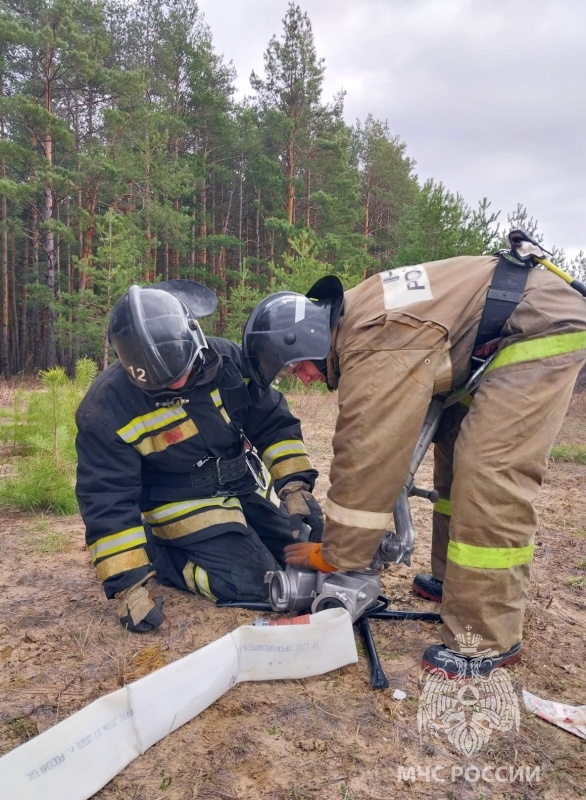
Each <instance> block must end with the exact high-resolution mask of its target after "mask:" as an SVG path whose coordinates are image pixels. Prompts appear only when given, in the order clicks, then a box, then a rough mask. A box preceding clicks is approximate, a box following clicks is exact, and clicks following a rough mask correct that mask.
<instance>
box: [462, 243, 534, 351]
mask: <svg viewBox="0 0 586 800" xmlns="http://www.w3.org/2000/svg"><path fill="white" fill-rule="evenodd" d="M529 269H530V266H528V265H526V264H523V263H521V262H519V261H512V260H511V259H510V258H507V256H506V254H504V253H499V260H498V262H497V265H496V269H495V271H494V275H493V277H492V283H491V284H490V287H489V289H488V292H487V294H486V302H485V304H484V310H483V312H482V316H481V318H480V324H479V325H478V333H477V334H476V341H475V342H474V348H473V350H474V351H476V350H477V349H478V348H479V347H482V346H483V345H485V344H486V343H487V342H490V341H492V340H493V339H498V338H500V335H501V332H502V329H503V328H504V326H505V324H506V322H507V320H508V319H509V317H510V316H511V314H512V313H513V311H514V310H515V309H516V308H517V306H518V305H519V303H520V302H521V300H522V299H523V292H524V291H525V285H526V283H527V274H528V272H529Z"/></svg>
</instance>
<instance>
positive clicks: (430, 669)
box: [421, 648, 523, 680]
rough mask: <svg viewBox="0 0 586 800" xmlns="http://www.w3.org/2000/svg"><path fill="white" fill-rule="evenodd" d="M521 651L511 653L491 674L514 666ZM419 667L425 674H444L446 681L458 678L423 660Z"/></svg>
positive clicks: (454, 674)
mask: <svg viewBox="0 0 586 800" xmlns="http://www.w3.org/2000/svg"><path fill="white" fill-rule="evenodd" d="M522 649H523V648H521V649H520V650H518V651H517V652H516V653H512V654H511V655H510V656H509V657H508V658H507V659H505V660H504V661H501V663H500V664H499V665H498V666H496V667H494V668H493V669H492V670H491V672H494V670H495V669H500V668H501V667H510V666H512V665H513V664H516V663H517V661H520V660H521V654H522ZM421 666H422V667H423V669H424V670H425V671H426V672H435V673H438V672H441V673H442V674H444V673H445V675H446V677H447V678H448V680H453V679H454V678H458V677H459V675H458V673H457V672H450V671H449V670H447V669H446V668H445V667H438V666H437V664H432V663H431V662H429V661H423V659H422V660H421ZM488 675H490V672H489V673H488V674H487V675H481V676H480V677H482V678H487V677H488ZM462 677H464V678H466V677H468V678H471V677H472V676H466V675H464V676H462Z"/></svg>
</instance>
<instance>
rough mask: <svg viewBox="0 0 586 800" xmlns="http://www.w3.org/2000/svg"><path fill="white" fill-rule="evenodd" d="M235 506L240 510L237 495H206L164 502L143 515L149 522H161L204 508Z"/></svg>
mask: <svg viewBox="0 0 586 800" xmlns="http://www.w3.org/2000/svg"><path fill="white" fill-rule="evenodd" d="M214 506H215V507H216V508H237V509H239V510H240V511H241V510H242V506H241V504H240V500H239V499H238V498H237V497H206V498H204V499H202V500H183V501H182V502H179V503H166V504H165V505H163V506H158V507H157V508H154V509H152V511H145V517H146V518H147V520H148V521H149V522H151V523H155V524H159V525H160V524H161V523H162V522H168V521H169V520H172V519H176V518H177V517H182V516H184V515H185V514H194V513H196V512H197V511H202V510H203V509H205V508H212V507H214Z"/></svg>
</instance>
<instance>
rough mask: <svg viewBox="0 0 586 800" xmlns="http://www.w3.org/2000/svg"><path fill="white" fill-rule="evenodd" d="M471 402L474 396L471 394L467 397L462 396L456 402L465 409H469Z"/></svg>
mask: <svg viewBox="0 0 586 800" xmlns="http://www.w3.org/2000/svg"><path fill="white" fill-rule="evenodd" d="M473 400H474V395H473V394H467V395H464V397H462V398H461V399H460V400H458V402H459V403H462V405H463V406H466V408H470V406H471V405H472V401H473Z"/></svg>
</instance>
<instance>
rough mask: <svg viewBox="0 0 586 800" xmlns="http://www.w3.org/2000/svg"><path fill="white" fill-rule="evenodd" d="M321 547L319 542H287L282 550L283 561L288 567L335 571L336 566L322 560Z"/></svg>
mask: <svg viewBox="0 0 586 800" xmlns="http://www.w3.org/2000/svg"><path fill="white" fill-rule="evenodd" d="M321 548H322V546H321V544H312V543H311V542H295V544H288V545H287V547H285V549H284V550H283V552H284V554H285V563H286V564H287V565H288V566H290V567H297V568H298V569H315V570H319V571H320V572H337V571H338V568H337V567H332V565H331V564H328V562H327V561H324V559H323V556H322V554H321Z"/></svg>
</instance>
